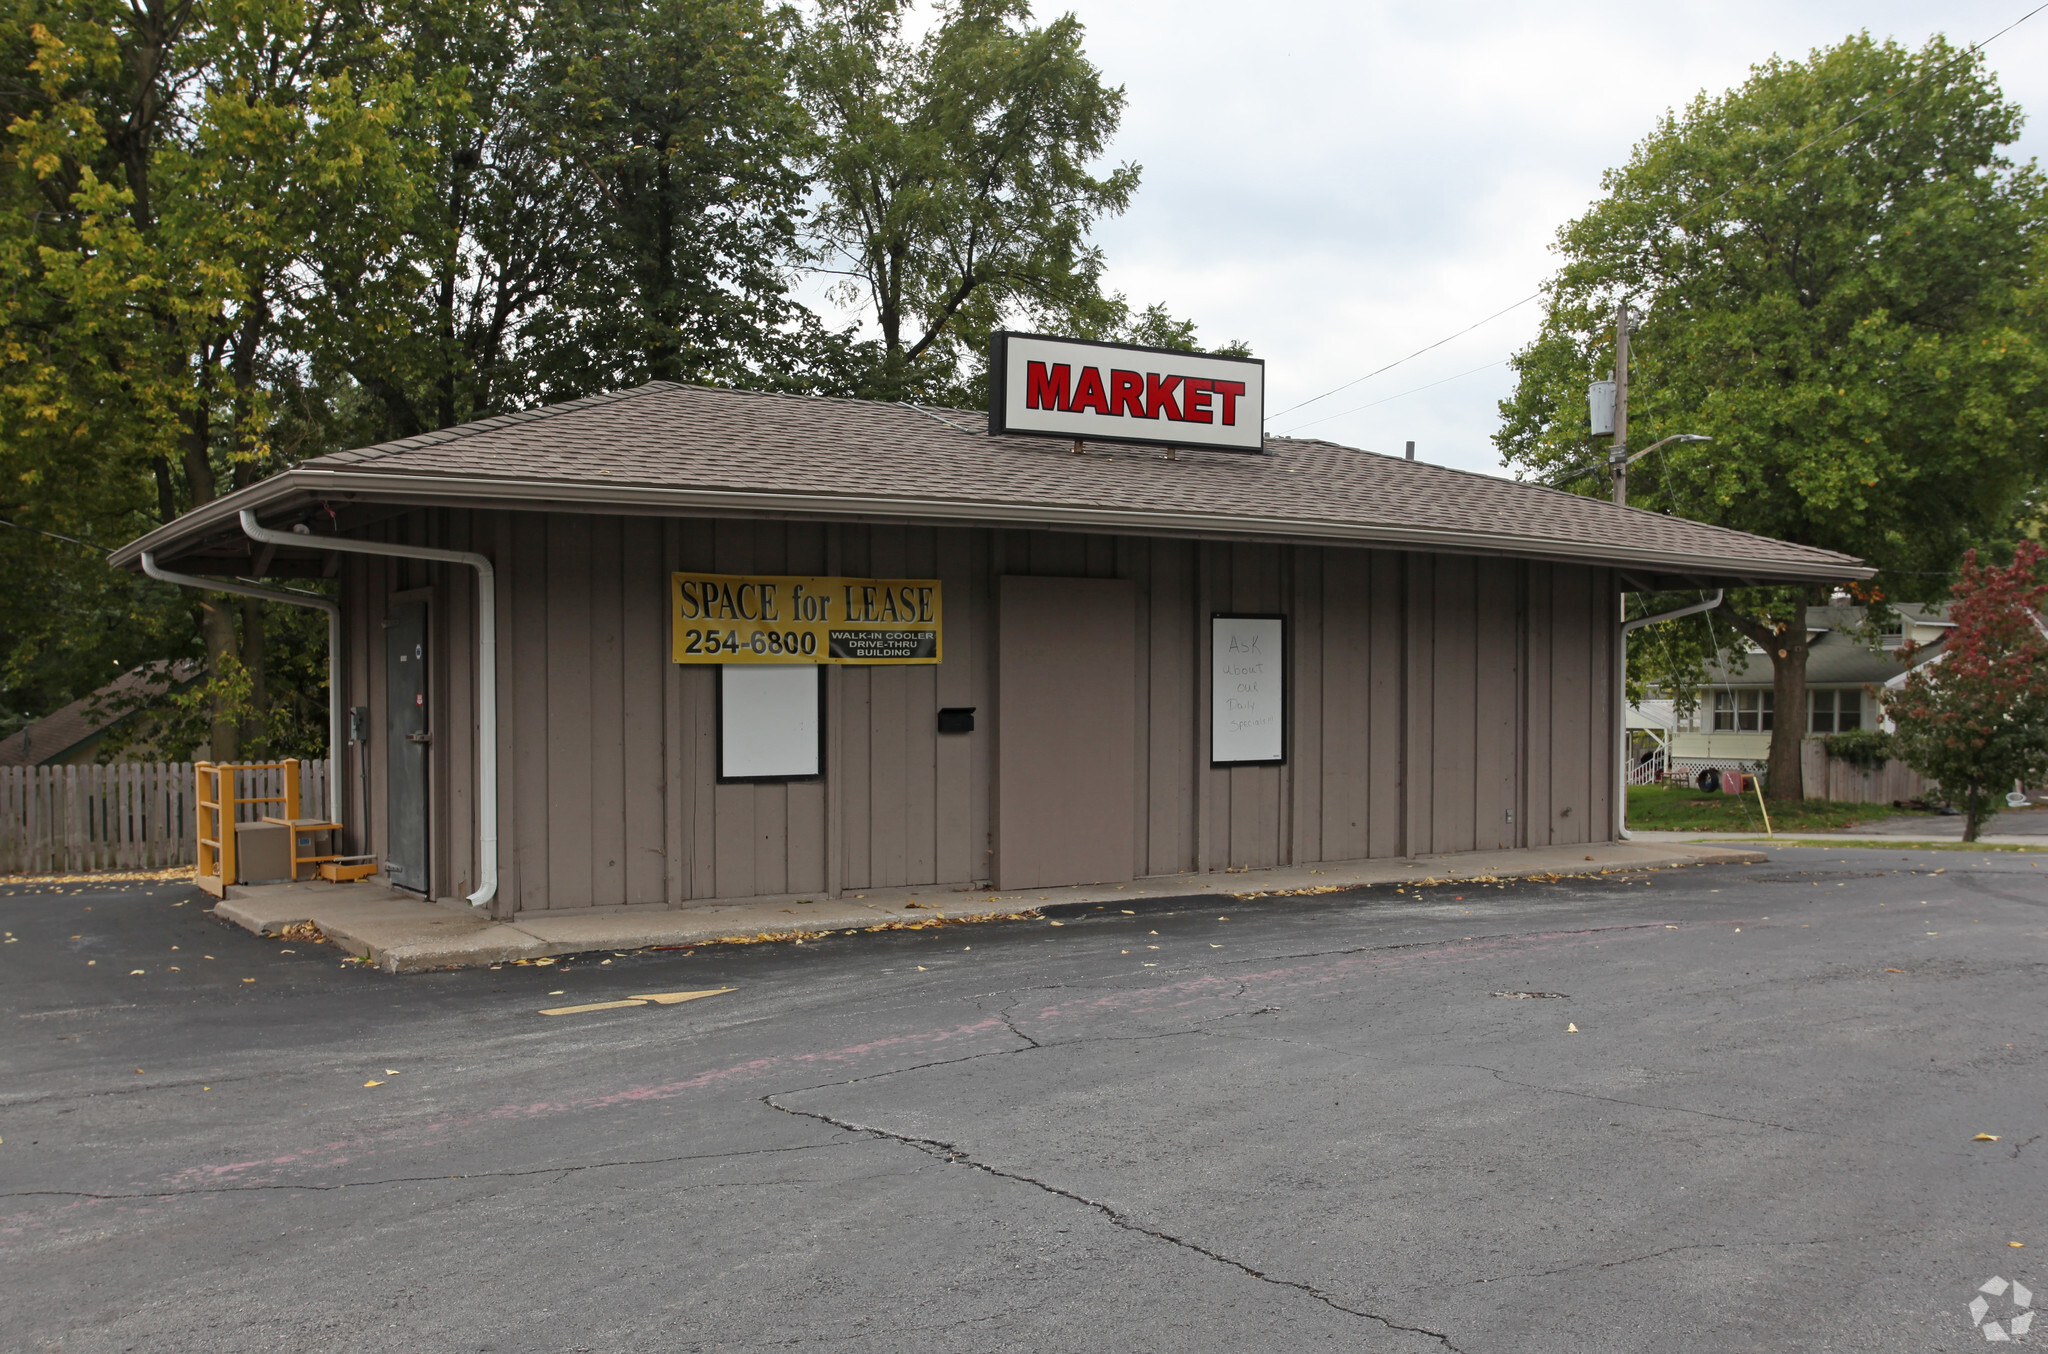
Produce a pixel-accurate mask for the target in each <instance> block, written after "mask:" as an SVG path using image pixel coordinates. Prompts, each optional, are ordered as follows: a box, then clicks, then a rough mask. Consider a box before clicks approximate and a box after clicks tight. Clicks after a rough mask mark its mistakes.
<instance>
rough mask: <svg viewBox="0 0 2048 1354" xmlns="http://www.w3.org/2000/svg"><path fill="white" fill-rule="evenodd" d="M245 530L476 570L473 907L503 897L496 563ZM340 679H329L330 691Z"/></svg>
mask: <svg viewBox="0 0 2048 1354" xmlns="http://www.w3.org/2000/svg"><path fill="white" fill-rule="evenodd" d="M242 531H243V532H244V534H246V535H247V536H248V537H249V539H250V540H252V541H262V542H264V543H265V544H267V545H288V546H291V547H293V548H294V549H299V550H307V549H312V550H334V551H339V552H341V553H343V554H352V555H385V556H389V557H391V558H394V559H430V560H439V561H441V562H442V563H444V564H467V565H468V566H469V567H470V568H472V569H474V570H476V606H477V622H476V660H477V661H476V672H477V693H476V732H477V750H476V762H477V767H476V775H477V787H476V819H477V856H478V862H477V866H478V876H479V877H478V880H477V889H476V892H475V893H472V894H470V895H469V899H468V901H469V905H470V906H471V907H484V906H486V905H488V904H489V903H490V901H491V900H492V899H493V898H495V897H497V896H498V588H497V574H496V572H495V571H494V570H493V569H492V568H491V562H490V561H489V560H488V559H485V558H484V557H483V556H482V555H479V554H477V553H476V552H475V551H474V550H441V549H438V548H436V547H434V546H427V545H386V544H384V543H383V542H382V541H344V540H339V539H337V538H335V537H333V536H312V535H305V536H301V535H298V534H297V533H294V532H289V531H272V530H270V528H268V527H265V526H262V525H260V524H259V523H258V522H257V521H256V514H255V513H253V512H251V511H249V510H248V509H247V508H244V509H242ZM333 681H334V679H333V678H332V677H329V679H328V682H329V686H330V688H331V687H332V685H333Z"/></svg>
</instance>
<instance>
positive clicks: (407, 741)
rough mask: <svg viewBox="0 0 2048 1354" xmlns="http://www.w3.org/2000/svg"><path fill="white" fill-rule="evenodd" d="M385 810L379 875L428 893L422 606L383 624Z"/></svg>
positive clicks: (402, 610) (397, 611) (395, 612)
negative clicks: (384, 841) (385, 837)
mask: <svg viewBox="0 0 2048 1354" xmlns="http://www.w3.org/2000/svg"><path fill="white" fill-rule="evenodd" d="M384 731H385V758H384V768H385V786H384V797H385V801H384V802H385V809H386V811H387V813H388V816H389V820H390V824H391V827H390V833H389V837H390V841H389V844H388V846H387V848H386V850H385V852H384V873H385V876H386V877H387V878H388V879H390V881H391V882H392V883H393V884H395V885H397V886H398V887H399V888H402V889H412V890H414V891H415V892H419V893H426V892H428V883H427V880H428V875H427V745H428V743H429V741H430V739H431V735H430V734H429V732H428V729H427V608H426V604H425V603H423V602H415V603H411V604H409V605H406V606H395V607H393V608H391V615H390V618H389V619H388V620H386V621H385V622H384Z"/></svg>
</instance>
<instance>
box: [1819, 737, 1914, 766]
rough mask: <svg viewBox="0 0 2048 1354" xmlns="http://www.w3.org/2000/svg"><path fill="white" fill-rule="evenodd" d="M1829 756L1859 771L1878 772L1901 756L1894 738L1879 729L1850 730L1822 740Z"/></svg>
mask: <svg viewBox="0 0 2048 1354" xmlns="http://www.w3.org/2000/svg"><path fill="white" fill-rule="evenodd" d="M1820 741H1821V745H1822V746H1823V747H1825V748H1826V749H1827V750H1828V756H1830V757H1833V758H1834V759H1835V760H1837V761H1842V762H1847V763H1848V764H1849V765H1851V766H1853V767H1855V768H1856V769H1857V770H1858V771H1877V770H1881V769H1882V768H1883V767H1884V764H1885V763H1886V762H1888V761H1890V760H1891V759H1892V758H1894V757H1896V756H1898V755H1899V750H1898V745H1897V744H1896V743H1895V742H1894V741H1893V740H1892V736H1891V735H1890V734H1888V733H1885V732H1883V731H1882V730H1879V729H1849V730H1847V731H1846V732H1843V733H1831V734H1829V735H1827V737H1825V738H1823V739H1821V740H1820Z"/></svg>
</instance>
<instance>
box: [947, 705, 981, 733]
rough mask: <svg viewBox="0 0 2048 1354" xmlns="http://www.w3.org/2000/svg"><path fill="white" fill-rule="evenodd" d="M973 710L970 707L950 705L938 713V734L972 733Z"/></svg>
mask: <svg viewBox="0 0 2048 1354" xmlns="http://www.w3.org/2000/svg"><path fill="white" fill-rule="evenodd" d="M974 710H975V707H974V706H972V705H952V706H947V707H946V708H945V709H943V710H941V711H939V732H940V733H973V732H974Z"/></svg>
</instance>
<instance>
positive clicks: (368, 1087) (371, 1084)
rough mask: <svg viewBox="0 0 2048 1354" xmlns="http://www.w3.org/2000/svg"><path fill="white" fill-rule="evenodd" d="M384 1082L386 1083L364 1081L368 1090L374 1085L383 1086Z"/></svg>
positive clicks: (364, 1087)
mask: <svg viewBox="0 0 2048 1354" xmlns="http://www.w3.org/2000/svg"><path fill="white" fill-rule="evenodd" d="M383 1084H384V1083H383V1082H381V1081H366V1082H364V1083H363V1089H364V1090H366V1091H367V1090H369V1089H370V1088H371V1087H372V1086H382V1085H383Z"/></svg>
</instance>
